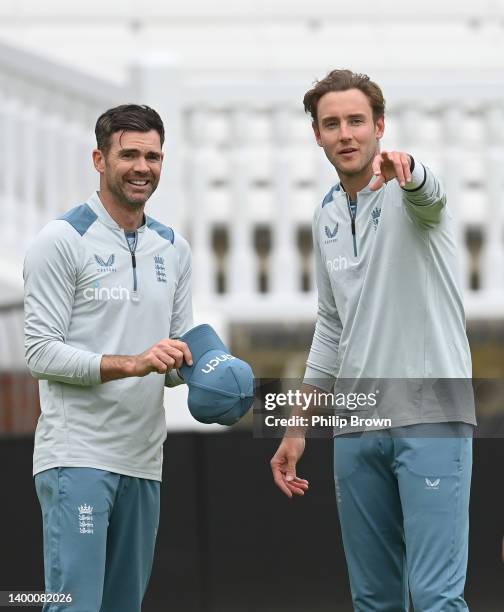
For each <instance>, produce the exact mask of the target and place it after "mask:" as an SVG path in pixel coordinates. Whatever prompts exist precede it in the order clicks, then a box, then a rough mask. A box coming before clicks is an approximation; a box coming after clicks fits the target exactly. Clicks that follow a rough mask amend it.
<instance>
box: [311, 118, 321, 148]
mask: <svg viewBox="0 0 504 612" xmlns="http://www.w3.org/2000/svg"><path fill="white" fill-rule="evenodd" d="M311 125H312V129H313V133H314V134H315V140H316V141H317V144H318V146H319V147H321V146H322V141H321V139H320V130H319V127H318V124H317V122H316V121H312V124H311Z"/></svg>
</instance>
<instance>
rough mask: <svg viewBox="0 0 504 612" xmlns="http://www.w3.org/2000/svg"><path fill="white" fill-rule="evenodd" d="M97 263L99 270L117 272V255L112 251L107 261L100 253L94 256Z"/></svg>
mask: <svg viewBox="0 0 504 612" xmlns="http://www.w3.org/2000/svg"><path fill="white" fill-rule="evenodd" d="M94 258H95V261H96V263H97V264H98V268H97V270H98V272H117V270H116V268H114V263H115V255H114V253H112V255H110V257H109V258H108V259H107V261H105V260H104V259H102V258H101V257H100V256H99V255H96V254H95V256H94Z"/></svg>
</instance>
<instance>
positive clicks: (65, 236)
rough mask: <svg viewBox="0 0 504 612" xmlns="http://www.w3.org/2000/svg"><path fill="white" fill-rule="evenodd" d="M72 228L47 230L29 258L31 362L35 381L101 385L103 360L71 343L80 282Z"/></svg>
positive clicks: (26, 272) (27, 349) (27, 316)
mask: <svg viewBox="0 0 504 612" xmlns="http://www.w3.org/2000/svg"><path fill="white" fill-rule="evenodd" d="M67 225H68V224H67V223H66V222H65V221H53V222H52V223H50V224H49V225H47V226H46V227H45V228H44V229H43V230H42V232H41V233H40V234H39V235H38V237H37V238H36V240H35V242H34V243H33V245H32V246H31V247H30V249H29V250H28V252H27V254H26V257H25V262H24V270H23V277H24V284H25V297H24V310H25V358H26V363H27V365H28V368H29V370H30V372H31V374H32V376H34V377H35V378H38V379H45V380H50V381H58V382H63V383H69V384H72V385H82V386H91V385H97V384H100V383H101V376H100V363H101V355H98V354H96V353H92V352H89V351H85V350H80V349H77V348H74V347H72V346H69V345H68V344H67V343H66V339H67V333H68V328H69V324H70V319H71V316H72V308H73V303H74V294H75V285H76V278H77V266H76V262H75V257H76V256H75V239H74V240H72V238H73V236H71V235H70V232H74V231H75V230H74V229H73V228H71V227H70V226H68V227H66V226H67ZM76 237H77V235H76Z"/></svg>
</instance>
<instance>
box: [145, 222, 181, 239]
mask: <svg viewBox="0 0 504 612" xmlns="http://www.w3.org/2000/svg"><path fill="white" fill-rule="evenodd" d="M147 227H148V228H149V229H151V230H154V231H155V232H157V233H158V234H159V235H160V236H161V237H162V238H164V239H165V240H169V241H170V242H171V243H172V244H173V243H174V241H175V233H174V231H173V230H172V228H171V227H168V226H167V225H163V224H162V223H159V221H156V220H155V219H152V217H147Z"/></svg>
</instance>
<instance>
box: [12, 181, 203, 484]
mask: <svg viewBox="0 0 504 612" xmlns="http://www.w3.org/2000/svg"><path fill="white" fill-rule="evenodd" d="M24 279H25V348H26V361H27V364H28V367H29V369H30V371H31V373H32V374H33V376H35V377H36V378H38V379H40V383H39V387H40V403H41V409H42V414H41V416H40V418H39V421H38V425H37V430H36V434H35V450H34V464H33V472H34V474H36V473H38V472H41V471H43V470H47V469H49V468H53V467H72V466H75V467H77V466H78V467H92V468H98V469H103V470H108V471H111V472H117V473H119V474H126V475H129V476H136V477H140V478H148V479H154V480H161V468H162V457H163V449H162V445H163V441H164V440H165V438H166V422H165V415H164V409H163V392H164V382H165V377H164V375H161V374H156V373H152V374H149V375H147V376H145V377H143V378H140V377H132V378H124V379H120V380H115V381H111V382H107V383H103V384H102V383H101V378H100V361H101V357H102V355H104V354H111V355H136V354H139V353H141V352H143V351H145V350H146V349H148V348H149V347H151V346H152V345H154V344H156V343H157V342H158V341H159V340H161V339H163V338H167V337H178V336H180V335H181V334H183V333H184V332H186V331H187V330H189V329H190V328H191V327H192V304H191V287H190V282H191V253H190V248H189V245H188V243H187V242H186V241H185V240H184V238H182V237H181V236H180V235H178V234H177V233H175V232H174V231H173V230H172V229H171V228H169V227H166V226H164V225H162V224H161V223H159V222H157V221H155V220H154V219H152V218H149V217H146V222H145V224H144V225H143V226H142V227H140V228H139V229H138V230H137V232H136V244H134V245H133V248H130V246H129V244H128V240H127V239H126V235H125V232H124V230H123V229H121V228H120V227H119V226H118V225H117V223H116V222H115V221H114V220H113V219H112V217H111V216H110V215H109V214H108V212H107V211H106V209H105V208H104V207H103V205H102V203H101V201H100V198H99V196H98V194H97V193H94V194H93V195H92V196H91V197H90V198H89V199H88V201H87V202H86V203H85V204H83V205H81V206H77V207H76V208H73V209H72V210H70V211H69V212H68V213H66V214H65V215H64V216H63V217H62V218H61V219H58V220H55V221H51V222H50V223H48V224H47V225H46V226H45V227H44V229H43V230H42V231H41V232H40V234H39V235H38V236H37V238H36V239H35V242H34V243H33V244H32V246H31V247H30V249H29V250H28V253H27V255H26V259H25V265H24Z"/></svg>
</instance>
